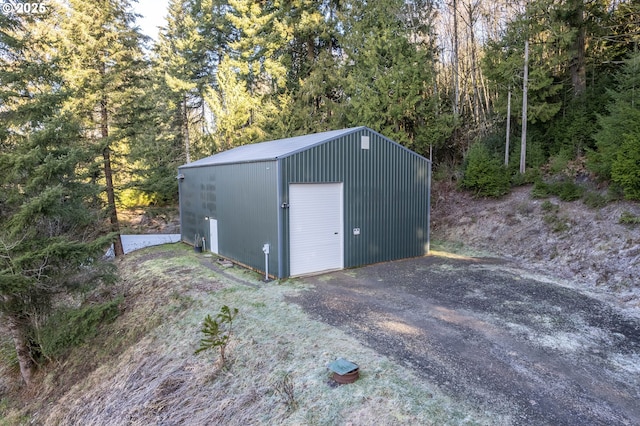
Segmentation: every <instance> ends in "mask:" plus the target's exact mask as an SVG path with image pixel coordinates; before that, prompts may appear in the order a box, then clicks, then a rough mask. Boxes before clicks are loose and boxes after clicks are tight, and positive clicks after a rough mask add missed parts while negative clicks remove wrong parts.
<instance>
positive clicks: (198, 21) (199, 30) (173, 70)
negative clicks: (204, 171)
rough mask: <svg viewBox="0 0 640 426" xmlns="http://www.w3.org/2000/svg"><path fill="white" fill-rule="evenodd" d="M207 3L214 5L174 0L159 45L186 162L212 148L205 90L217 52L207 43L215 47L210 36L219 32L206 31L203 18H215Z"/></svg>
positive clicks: (160, 63) (166, 93) (165, 92)
mask: <svg viewBox="0 0 640 426" xmlns="http://www.w3.org/2000/svg"><path fill="white" fill-rule="evenodd" d="M203 3H206V4H203ZM203 5H204V6H207V5H208V6H209V7H212V5H211V1H208V2H202V3H201V2H196V1H194V0H171V1H170V2H169V14H168V16H167V26H166V27H165V28H163V29H162V30H161V31H160V36H159V41H158V44H157V45H156V49H155V50H156V56H157V57H156V64H155V65H156V69H157V70H158V72H159V73H162V74H163V78H164V82H163V83H161V85H160V86H159V88H160V89H161V90H162V92H163V95H164V96H166V97H169V99H168V101H169V102H170V103H171V104H173V105H175V107H173V108H172V109H173V111H174V114H175V117H173V118H172V119H171V121H172V122H173V123H174V124H175V126H176V127H175V128H174V129H172V131H173V132H174V133H175V134H176V137H177V138H179V139H180V140H181V141H182V144H183V146H184V149H183V152H184V154H183V155H182V156H181V157H182V160H183V161H182V162H190V161H191V157H192V155H193V156H195V157H196V158H199V157H202V156H203V155H207V154H210V153H211V150H212V148H211V146H210V143H209V141H208V140H207V137H206V133H207V130H206V126H207V119H206V113H205V104H204V93H205V92H206V90H207V88H208V87H210V85H211V84H212V82H213V77H212V76H213V69H212V68H211V65H212V64H211V63H210V62H211V60H210V56H211V55H213V53H212V52H210V51H209V50H208V49H207V47H211V48H213V49H215V47H214V46H209V45H210V42H209V41H208V40H209V38H215V34H216V33H212V34H206V33H205V31H204V29H203V26H205V25H206V22H204V21H203V20H205V19H207V18H209V21H211V19H212V18H210V16H211V15H210V14H206V13H205V11H204V10H202V9H201V7H202V6H203ZM211 25H213V24H210V25H209V27H208V28H209V29H211V28H210V27H211ZM203 129H204V130H203Z"/></svg>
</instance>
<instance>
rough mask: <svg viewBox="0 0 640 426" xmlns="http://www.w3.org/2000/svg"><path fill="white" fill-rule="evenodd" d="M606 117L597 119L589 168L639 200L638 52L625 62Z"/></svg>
mask: <svg viewBox="0 0 640 426" xmlns="http://www.w3.org/2000/svg"><path fill="white" fill-rule="evenodd" d="M610 96H611V97H612V99H613V102H612V103H611V105H610V106H609V114H608V115H604V116H601V117H600V119H599V120H598V121H599V123H600V126H601V130H600V131H599V132H598V133H597V134H596V142H597V150H596V151H595V152H593V153H592V154H591V155H590V157H589V160H590V161H589V166H590V168H591V169H592V170H594V171H595V172H596V173H598V174H599V175H600V176H601V177H602V178H604V179H611V180H612V181H613V182H614V183H616V184H617V185H619V186H620V187H621V188H622V189H623V190H624V193H625V196H626V197H627V198H631V199H640V53H635V54H633V55H631V57H630V58H629V59H628V60H627V61H626V62H625V65H624V68H623V69H622V72H621V73H620V74H619V76H618V88H617V90H616V91H611V92H610Z"/></svg>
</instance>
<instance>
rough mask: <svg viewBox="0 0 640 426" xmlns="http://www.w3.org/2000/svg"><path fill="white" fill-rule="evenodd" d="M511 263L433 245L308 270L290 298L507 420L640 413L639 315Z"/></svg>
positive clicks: (559, 420) (577, 420)
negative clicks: (443, 252)
mask: <svg viewBox="0 0 640 426" xmlns="http://www.w3.org/2000/svg"><path fill="white" fill-rule="evenodd" d="M512 266H513V265H510V264H508V263H506V262H504V261H502V260H496V259H488V258H458V259H452V258H446V257H442V256H433V255H432V256H427V257H422V258H416V259H409V260H403V261H398V262H390V263H382V264H377V265H372V266H368V267H363V268H359V269H352V270H344V271H338V272H332V273H327V274H323V275H319V276H315V277H307V278H304V279H303V282H305V283H308V284H310V285H309V290H308V291H305V292H303V293H301V294H300V295H299V296H296V297H295V298H291V299H290V301H293V302H295V303H298V304H299V305H301V306H302V307H303V308H304V310H305V311H307V312H309V313H310V314H311V315H312V316H313V317H314V318H317V319H320V320H322V321H324V322H326V323H328V324H331V325H333V326H336V327H339V328H340V329H342V330H344V331H346V332H347V333H349V334H352V335H354V336H356V337H357V338H358V339H360V340H361V341H363V342H365V343H366V344H368V345H369V346H371V347H372V348H374V349H376V350H377V351H378V352H380V353H381V354H384V355H387V356H389V357H391V358H394V359H396V360H399V361H400V362H401V363H403V364H404V365H407V366H409V367H411V368H412V369H414V370H415V371H417V372H418V373H419V374H420V375H422V376H424V377H425V378H426V379H427V380H429V381H430V382H432V383H435V384H436V385H437V386H438V387H439V388H440V389H441V390H442V391H444V392H445V393H447V394H448V395H449V396H450V397H451V398H453V399H457V400H465V401H467V402H469V403H471V404H473V405H474V406H476V407H477V408H478V409H479V410H482V411H487V412H494V413H497V414H500V415H502V416H506V418H508V419H510V422H509V423H510V424H523V425H525V424H526V425H545V424H546V425H565V424H567V425H638V424H640V402H639V401H640V320H639V319H637V318H633V317H629V316H627V315H625V314H623V313H621V312H619V311H617V310H615V309H614V308H612V307H611V306H609V305H607V304H605V303H603V302H600V301H598V300H596V299H593V298H591V297H588V296H586V295H583V294H581V293H579V292H578V291H576V290H573V289H570V288H566V287H562V286H559V285H557V284H554V283H551V282H548V281H545V280H543V279H534V278H528V277H524V276H522V275H520V274H519V273H518V272H517V271H514V269H512ZM355 361H356V362H357V360H355ZM361 367H362V369H363V371H366V368H367V366H361Z"/></svg>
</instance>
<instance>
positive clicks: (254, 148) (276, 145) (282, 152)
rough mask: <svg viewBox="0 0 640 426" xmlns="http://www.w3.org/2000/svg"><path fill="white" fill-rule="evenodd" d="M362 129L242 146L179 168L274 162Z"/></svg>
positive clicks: (353, 128) (335, 131) (334, 131)
mask: <svg viewBox="0 0 640 426" xmlns="http://www.w3.org/2000/svg"><path fill="white" fill-rule="evenodd" d="M363 128H364V127H363V126H361V127H351V128H349V129H342V130H332V131H329V132H322V133H314V134H311V135H304V136H295V137H292V138H286V139H278V140H275V141H269V142H261V143H254V144H249V145H242V146H239V147H237V148H233V149H230V150H228V151H224V152H221V153H218V154H215V155H212V156H210V157H206V158H202V159H200V160H197V161H194V162H191V163H188V164H184V165H182V166H180V167H179V168H181V169H182V168H187V167H201V166H209V165H215V164H232V163H249V162H255V161H268V160H276V159H278V158H283V157H287V156H289V155H292V154H295V153H297V152H300V151H304V150H306V149H309V148H311V147H313V146H315V145H320V144H322V143H325V142H329V141H331V140H333V139H336V138H338V137H340V136H344V135H346V134H349V133H352V132H355V131H357V130H360V129H363Z"/></svg>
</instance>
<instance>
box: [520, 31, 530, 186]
mask: <svg viewBox="0 0 640 426" xmlns="http://www.w3.org/2000/svg"><path fill="white" fill-rule="evenodd" d="M528 80H529V40H526V41H525V42H524V78H523V80H522V141H521V142H520V174H524V170H525V159H526V154H527V92H528Z"/></svg>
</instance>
